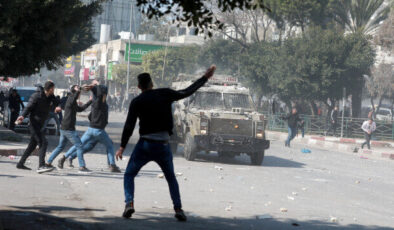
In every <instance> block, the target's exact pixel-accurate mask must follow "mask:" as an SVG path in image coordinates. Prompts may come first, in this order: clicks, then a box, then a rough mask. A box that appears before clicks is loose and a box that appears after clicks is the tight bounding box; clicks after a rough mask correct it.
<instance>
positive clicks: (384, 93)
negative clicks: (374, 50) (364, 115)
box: [365, 63, 394, 114]
mask: <svg viewBox="0 0 394 230" xmlns="http://www.w3.org/2000/svg"><path fill="white" fill-rule="evenodd" d="M365 85H366V88H367V89H368V92H369V95H370V96H371V105H372V107H373V108H375V109H376V113H377V112H379V108H380V106H381V105H382V101H383V99H384V98H387V99H390V98H391V97H392V96H393V94H394V69H393V66H392V65H391V64H385V63H381V64H379V65H378V66H376V67H374V68H373V69H372V75H371V77H370V78H369V79H368V81H367V82H366V84H365ZM375 98H377V99H378V105H377V106H375V103H374V99H375ZM376 113H375V114H376Z"/></svg>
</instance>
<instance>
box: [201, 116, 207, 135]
mask: <svg viewBox="0 0 394 230" xmlns="http://www.w3.org/2000/svg"><path fill="white" fill-rule="evenodd" d="M200 133H201V135H206V134H208V120H207V119H203V118H202V119H201V121H200Z"/></svg>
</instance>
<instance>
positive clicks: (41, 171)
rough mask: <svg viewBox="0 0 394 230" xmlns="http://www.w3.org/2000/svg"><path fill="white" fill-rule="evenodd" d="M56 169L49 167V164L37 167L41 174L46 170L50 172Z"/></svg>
mask: <svg viewBox="0 0 394 230" xmlns="http://www.w3.org/2000/svg"><path fill="white" fill-rule="evenodd" d="M54 169H55V168H54V167H48V166H46V165H44V166H41V167H39V168H38V169H37V173H40V174H41V173H45V172H50V171H52V170H54Z"/></svg>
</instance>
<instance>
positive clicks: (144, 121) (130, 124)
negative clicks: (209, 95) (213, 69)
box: [120, 77, 208, 148]
mask: <svg viewBox="0 0 394 230" xmlns="http://www.w3.org/2000/svg"><path fill="white" fill-rule="evenodd" d="M207 80H208V79H207V78H206V77H202V78H200V79H198V80H197V81H196V82H194V83H193V84H192V85H191V86H189V87H188V88H187V89H184V90H180V91H175V90H172V89H168V88H164V89H155V90H148V91H145V92H143V93H141V94H140V95H139V96H138V97H136V98H134V99H133V101H131V103H130V108H129V113H128V115H127V120H126V123H125V125H124V127H123V133H122V141H121V145H120V146H121V147H123V148H124V147H126V145H127V142H128V141H129V138H130V136H131V135H132V134H133V130H134V127H135V123H136V121H137V118H138V119H139V120H140V135H141V136H142V135H146V134H151V133H157V132H163V131H167V132H168V133H169V134H170V135H172V128H173V125H174V124H173V118H172V108H171V104H172V103H173V102H174V101H177V100H181V99H183V98H186V97H188V96H190V95H192V94H193V93H194V92H196V91H197V90H198V89H199V88H200V87H201V86H203V85H204V84H205V82H207Z"/></svg>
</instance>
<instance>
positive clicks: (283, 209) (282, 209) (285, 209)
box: [279, 208, 287, 212]
mask: <svg viewBox="0 0 394 230" xmlns="http://www.w3.org/2000/svg"><path fill="white" fill-rule="evenodd" d="M279 210H280V211H281V212H287V208H280V209H279Z"/></svg>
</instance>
